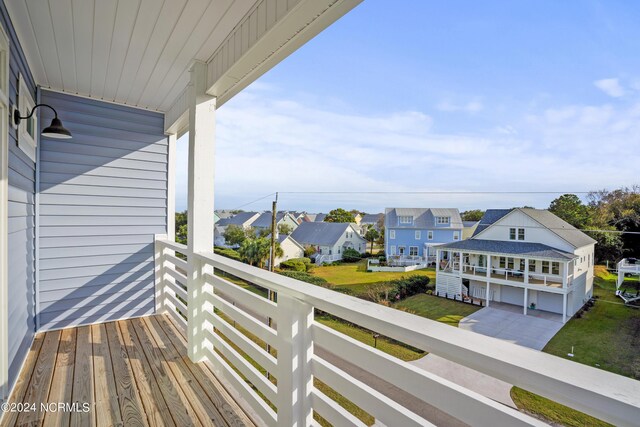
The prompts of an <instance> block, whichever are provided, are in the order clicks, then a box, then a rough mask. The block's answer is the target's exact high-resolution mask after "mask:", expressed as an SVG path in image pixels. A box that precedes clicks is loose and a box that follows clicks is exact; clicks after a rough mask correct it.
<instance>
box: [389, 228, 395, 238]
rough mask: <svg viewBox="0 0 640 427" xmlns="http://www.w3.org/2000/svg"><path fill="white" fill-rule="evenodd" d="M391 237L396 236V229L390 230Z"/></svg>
mask: <svg viewBox="0 0 640 427" xmlns="http://www.w3.org/2000/svg"><path fill="white" fill-rule="evenodd" d="M389 238H390V239H395V238H396V230H389Z"/></svg>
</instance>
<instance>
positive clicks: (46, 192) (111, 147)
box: [38, 91, 167, 329]
mask: <svg viewBox="0 0 640 427" xmlns="http://www.w3.org/2000/svg"><path fill="white" fill-rule="evenodd" d="M41 101H42V102H43V103H47V104H51V105H52V106H53V107H54V108H56V110H57V111H58V116H59V117H60V118H61V119H62V121H63V123H64V125H65V127H67V128H68V129H69V130H70V131H71V132H72V133H73V139H71V140H53V139H46V138H42V139H41V144H40V196H39V197H40V200H39V205H40V208H39V211H40V212H39V223H40V227H39V256H40V260H39V275H40V280H39V284H38V288H39V310H40V311H39V321H40V325H41V328H43V329H54V328H61V327H66V326H71V325H77V324H87V323H94V322H98V321H106V320H113V319H120V318H125V317H131V316H140V315H145V314H150V313H152V312H153V310H154V304H155V302H154V288H153V283H154V275H153V269H154V264H153V235H154V234H161V233H165V232H166V224H167V222H166V219H167V138H166V137H165V136H164V134H163V123H164V120H163V115H162V114H157V113H152V112H147V111H143V110H139V109H134V108H128V107H123V106H118V105H113V104H109V103H105V102H99V101H94V100H88V99H85V98H79V97H74V96H70V95H64V94H59V93H55V92H49V91H42V94H41ZM52 114H53V113H52V112H51V111H50V110H42V114H41V120H40V124H41V125H42V126H47V125H48V123H49V122H50V120H51V118H52Z"/></svg>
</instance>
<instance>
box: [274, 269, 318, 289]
mask: <svg viewBox="0 0 640 427" xmlns="http://www.w3.org/2000/svg"><path fill="white" fill-rule="evenodd" d="M279 273H280V274H282V275H283V276H286V277H290V278H292V279H296V280H301V281H303V282H307V283H311V284H312V285H317V286H322V287H324V288H328V287H329V282H327V281H326V280H325V279H323V278H322V277H317V276H314V275H311V274H309V273H307V272H303V271H280V272H279Z"/></svg>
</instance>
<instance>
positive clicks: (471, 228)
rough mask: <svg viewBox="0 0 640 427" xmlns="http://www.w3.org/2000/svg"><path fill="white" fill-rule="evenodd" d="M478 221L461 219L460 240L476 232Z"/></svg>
mask: <svg viewBox="0 0 640 427" xmlns="http://www.w3.org/2000/svg"><path fill="white" fill-rule="evenodd" d="M478 224H480V221H462V226H463V227H464V228H463V229H462V240H465V239H469V238H470V237H471V236H473V233H475V232H476V228H478Z"/></svg>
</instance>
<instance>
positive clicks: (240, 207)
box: [230, 192, 277, 211]
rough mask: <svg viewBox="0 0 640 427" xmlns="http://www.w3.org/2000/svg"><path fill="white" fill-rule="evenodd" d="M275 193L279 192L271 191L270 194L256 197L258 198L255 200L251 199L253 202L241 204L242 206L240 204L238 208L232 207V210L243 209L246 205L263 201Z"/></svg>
mask: <svg viewBox="0 0 640 427" xmlns="http://www.w3.org/2000/svg"><path fill="white" fill-rule="evenodd" d="M275 194H277V193H275V192H274V193H269V194H267V195H266V196H264V197H260V198H259V199H256V200H253V201H251V202H248V203H245V204H244V205H240V206H238V207H237V208H234V209H230V210H232V211H235V210H238V209H242V208H244V207H245V206H249V205H252V204H254V203H256V202H259V201H261V200H264V199H266V198H269V197H271V196H273V195H275Z"/></svg>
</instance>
